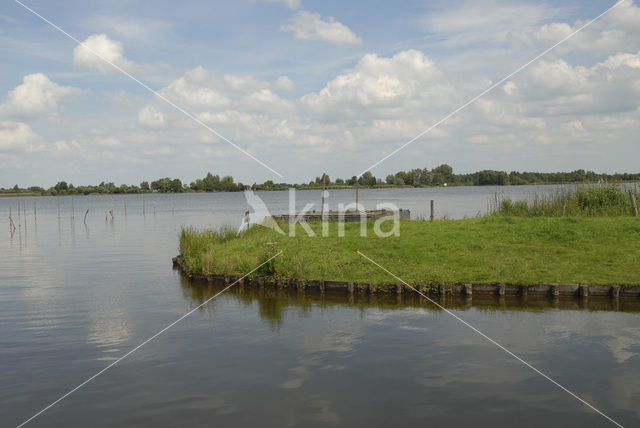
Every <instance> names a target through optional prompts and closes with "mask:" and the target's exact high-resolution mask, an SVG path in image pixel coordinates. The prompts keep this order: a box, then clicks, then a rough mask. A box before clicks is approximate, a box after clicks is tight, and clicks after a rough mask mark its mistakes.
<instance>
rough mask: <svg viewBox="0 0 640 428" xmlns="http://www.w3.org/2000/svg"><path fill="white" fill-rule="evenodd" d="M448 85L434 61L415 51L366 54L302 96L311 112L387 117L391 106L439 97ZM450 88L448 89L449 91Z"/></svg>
mask: <svg viewBox="0 0 640 428" xmlns="http://www.w3.org/2000/svg"><path fill="white" fill-rule="evenodd" d="M443 84H447V85H448V83H447V82H446V80H445V79H444V78H443V76H442V73H441V72H440V71H439V70H438V69H437V68H436V67H435V65H434V63H433V61H431V60H430V59H429V58H427V57H426V56H425V55H424V54H423V53H422V52H420V51H417V50H407V51H403V52H400V53H398V54H396V55H394V56H393V57H391V58H387V57H380V56H378V55H376V54H367V55H365V56H364V57H362V59H361V60H360V61H359V62H358V64H357V65H356V66H355V67H354V68H353V69H352V70H348V71H345V72H343V73H342V74H340V75H338V76H337V77H336V78H334V79H333V80H331V81H330V82H328V83H327V85H326V86H325V87H324V88H323V89H321V90H320V91H319V92H317V93H310V94H307V95H305V96H303V97H302V103H303V104H304V105H306V106H307V107H308V108H309V109H311V110H312V111H313V112H315V113H318V114H323V115H324V114H327V115H329V117H330V119H332V120H334V119H335V118H336V117H347V116H351V117H362V116H367V117H370V118H374V117H389V116H390V115H396V114H398V113H400V114H402V112H400V111H396V113H395V114H394V113H393V110H394V109H396V110H397V109H399V108H402V107H403V106H405V107H409V106H408V104H409V103H411V102H412V101H415V100H420V99H432V103H433V101H436V102H437V100H438V95H442V94H441V91H442V89H443V88H442V85H443ZM450 89H452V88H449V90H450Z"/></svg>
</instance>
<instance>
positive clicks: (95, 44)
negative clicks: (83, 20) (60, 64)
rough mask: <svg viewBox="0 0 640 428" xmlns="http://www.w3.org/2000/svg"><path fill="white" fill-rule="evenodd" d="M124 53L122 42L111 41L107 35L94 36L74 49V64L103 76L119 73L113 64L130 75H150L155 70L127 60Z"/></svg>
mask: <svg viewBox="0 0 640 428" xmlns="http://www.w3.org/2000/svg"><path fill="white" fill-rule="evenodd" d="M123 53H124V47H123V45H122V43H121V42H119V41H117V40H112V39H110V38H109V36H107V35H106V34H94V35H92V36H89V37H88V38H87V39H86V40H85V41H84V42H82V45H78V46H76V47H75V48H74V49H73V63H74V64H75V65H76V66H77V67H79V68H83V69H87V70H98V71H99V72H100V73H103V74H115V73H119V71H118V70H117V69H116V68H115V67H114V66H113V65H111V64H114V65H117V66H118V67H120V68H122V69H123V70H125V71H127V72H129V73H148V72H150V71H152V70H153V69H154V67H153V66H150V65H145V64H137V63H135V62H133V61H131V60H129V59H127V58H125V57H124V54H123ZM96 54H98V55H99V56H98V55H96Z"/></svg>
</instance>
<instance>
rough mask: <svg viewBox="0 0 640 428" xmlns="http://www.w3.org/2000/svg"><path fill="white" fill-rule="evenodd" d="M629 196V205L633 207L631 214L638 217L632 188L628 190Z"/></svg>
mask: <svg viewBox="0 0 640 428" xmlns="http://www.w3.org/2000/svg"><path fill="white" fill-rule="evenodd" d="M629 197H630V198H631V206H632V207H633V215H635V216H636V217H638V201H636V194H635V192H634V191H633V190H629Z"/></svg>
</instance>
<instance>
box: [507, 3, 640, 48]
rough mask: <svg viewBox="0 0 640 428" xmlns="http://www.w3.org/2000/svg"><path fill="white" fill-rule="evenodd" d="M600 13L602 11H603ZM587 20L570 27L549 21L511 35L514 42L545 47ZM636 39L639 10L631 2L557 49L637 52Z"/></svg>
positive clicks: (639, 20) (639, 31) (622, 4)
mask: <svg viewBox="0 0 640 428" xmlns="http://www.w3.org/2000/svg"><path fill="white" fill-rule="evenodd" d="M603 11H604V10H603ZM586 22H587V21H577V22H575V23H574V25H569V24H568V23H566V22H552V23H548V24H544V25H541V26H539V27H537V28H535V29H532V31H520V32H517V33H516V32H514V34H513V36H514V40H515V41H520V42H525V43H528V44H531V45H535V44H538V43H540V44H542V45H543V46H549V45H551V44H553V43H556V42H558V41H559V40H562V38H564V37H566V36H568V35H569V34H571V33H572V32H574V31H576V30H577V29H578V28H580V27H582V26H583V25H584V24H585V23H586ZM638 38H640V8H639V7H638V6H636V5H635V4H634V2H633V1H625V2H620V4H619V5H618V6H616V7H615V8H614V9H613V10H611V11H610V12H608V13H607V14H606V15H604V16H603V17H602V18H601V19H599V20H598V21H596V22H594V23H593V24H591V25H589V26H588V27H586V28H584V29H583V30H581V31H580V32H579V33H576V34H575V35H573V36H571V37H570V38H569V39H568V40H567V41H566V42H564V43H563V44H562V45H561V46H559V49H558V50H560V51H567V50H575V49H581V50H583V51H587V52H590V53H592V54H611V53H612V52H622V51H628V50H633V51H635V50H637V49H638V43H637V40H638Z"/></svg>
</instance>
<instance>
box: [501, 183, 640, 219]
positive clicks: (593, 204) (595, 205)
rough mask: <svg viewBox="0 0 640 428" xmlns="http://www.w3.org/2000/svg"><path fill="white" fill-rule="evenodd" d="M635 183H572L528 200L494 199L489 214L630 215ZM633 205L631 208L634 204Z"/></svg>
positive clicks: (636, 193) (638, 195) (634, 209)
mask: <svg viewBox="0 0 640 428" xmlns="http://www.w3.org/2000/svg"><path fill="white" fill-rule="evenodd" d="M639 200H640V193H639V189H638V187H637V186H635V185H634V186H633V187H632V188H628V187H627V188H623V187H622V186H620V185H605V186H599V185H595V186H575V187H571V188H562V189H558V190H556V191H555V192H552V193H546V194H542V195H540V194H536V195H535V196H534V198H533V200H532V201H512V200H511V199H509V198H506V199H500V200H497V203H496V205H495V207H496V208H495V209H494V210H492V214H493V215H498V216H508V217H512V216H513V217H622V216H634V215H636V212H637V201H639ZM634 206H635V207H634Z"/></svg>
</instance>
